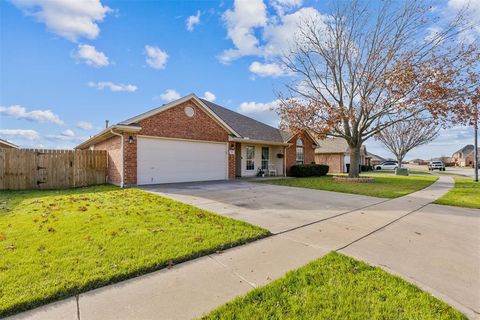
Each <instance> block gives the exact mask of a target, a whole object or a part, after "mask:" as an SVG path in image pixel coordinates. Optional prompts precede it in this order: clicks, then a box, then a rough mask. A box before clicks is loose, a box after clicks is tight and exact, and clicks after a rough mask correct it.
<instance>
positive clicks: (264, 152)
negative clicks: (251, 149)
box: [262, 147, 270, 170]
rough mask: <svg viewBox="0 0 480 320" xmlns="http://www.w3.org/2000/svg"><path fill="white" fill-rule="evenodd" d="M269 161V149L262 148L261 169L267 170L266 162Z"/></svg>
mask: <svg viewBox="0 0 480 320" xmlns="http://www.w3.org/2000/svg"><path fill="white" fill-rule="evenodd" d="M269 159H270V148H268V147H262V169H263V170H268V160H269Z"/></svg>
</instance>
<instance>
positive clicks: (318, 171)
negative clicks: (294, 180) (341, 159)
mask: <svg viewBox="0 0 480 320" xmlns="http://www.w3.org/2000/svg"><path fill="white" fill-rule="evenodd" d="M327 173H328V166H327V165H324V164H296V165H294V166H292V168H291V169H290V174H291V175H292V177H314V176H324V175H326V174H327Z"/></svg>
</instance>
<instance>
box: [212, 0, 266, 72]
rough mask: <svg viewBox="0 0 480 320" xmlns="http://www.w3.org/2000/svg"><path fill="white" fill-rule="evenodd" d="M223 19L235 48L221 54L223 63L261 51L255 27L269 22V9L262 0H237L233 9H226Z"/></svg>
mask: <svg viewBox="0 0 480 320" xmlns="http://www.w3.org/2000/svg"><path fill="white" fill-rule="evenodd" d="M223 19H224V21H225V24H226V26H227V34H228V38H230V39H231V40H232V42H233V45H234V46H235V48H234V49H228V50H225V51H224V52H223V53H222V55H221V56H220V61H221V62H222V63H229V62H231V61H232V60H235V59H237V58H240V57H242V56H246V55H258V54H260V53H261V50H260V48H259V47H258V45H259V41H258V39H257V37H256V36H255V33H254V31H255V28H259V27H263V26H265V25H266V24H267V10H266V6H265V4H264V3H263V1H262V0H235V3H234V8H233V10H230V9H229V10H227V11H225V13H224V14H223Z"/></svg>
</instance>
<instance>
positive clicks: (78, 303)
mask: <svg viewBox="0 0 480 320" xmlns="http://www.w3.org/2000/svg"><path fill="white" fill-rule="evenodd" d="M75 301H76V302H77V319H78V320H80V295H78V294H76V295H75Z"/></svg>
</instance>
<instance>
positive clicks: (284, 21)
mask: <svg viewBox="0 0 480 320" xmlns="http://www.w3.org/2000/svg"><path fill="white" fill-rule="evenodd" d="M270 4H271V5H272V6H273V7H274V9H275V10H276V12H277V14H276V15H273V16H271V17H267V11H266V7H265V4H264V3H263V1H262V0H255V1H248V0H236V1H235V4H234V8H233V10H231V9H229V10H227V11H225V13H224V15H223V18H224V21H225V22H226V27H227V35H228V38H229V39H231V40H232V43H233V48H231V49H227V50H225V51H224V52H223V53H222V54H221V55H220V57H219V59H220V62H222V63H229V62H231V61H233V60H235V59H238V58H241V57H244V56H257V57H263V58H264V59H265V64H268V65H269V66H268V68H269V69H270V70H266V69H265V68H263V70H262V71H266V72H267V74H268V73H269V72H271V69H272V68H274V65H273V64H272V63H271V61H272V60H273V59H275V58H277V57H278V56H280V55H283V54H284V53H286V52H288V49H289V48H290V46H291V45H292V44H293V43H294V40H295V37H296V36H297V34H298V31H299V27H300V24H301V23H302V22H304V21H308V20H317V21H318V22H319V23H318V25H319V26H320V27H321V26H322V24H321V23H322V22H323V21H325V19H327V17H328V16H325V15H322V14H321V13H320V12H319V11H318V10H317V9H315V8H312V7H304V8H300V9H298V10H296V11H293V12H291V13H288V14H287V13H286V12H290V11H292V10H293V9H296V8H297V7H299V6H300V5H301V4H302V1H300V0H272V1H271V2H270ZM251 67H252V66H251ZM258 67H261V66H260V65H259V64H255V65H253V68H254V69H255V68H256V69H259V68H258ZM260 73H262V72H261V71H260ZM274 74H276V75H278V74H279V70H278V68H276V70H275V72H274Z"/></svg>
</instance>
